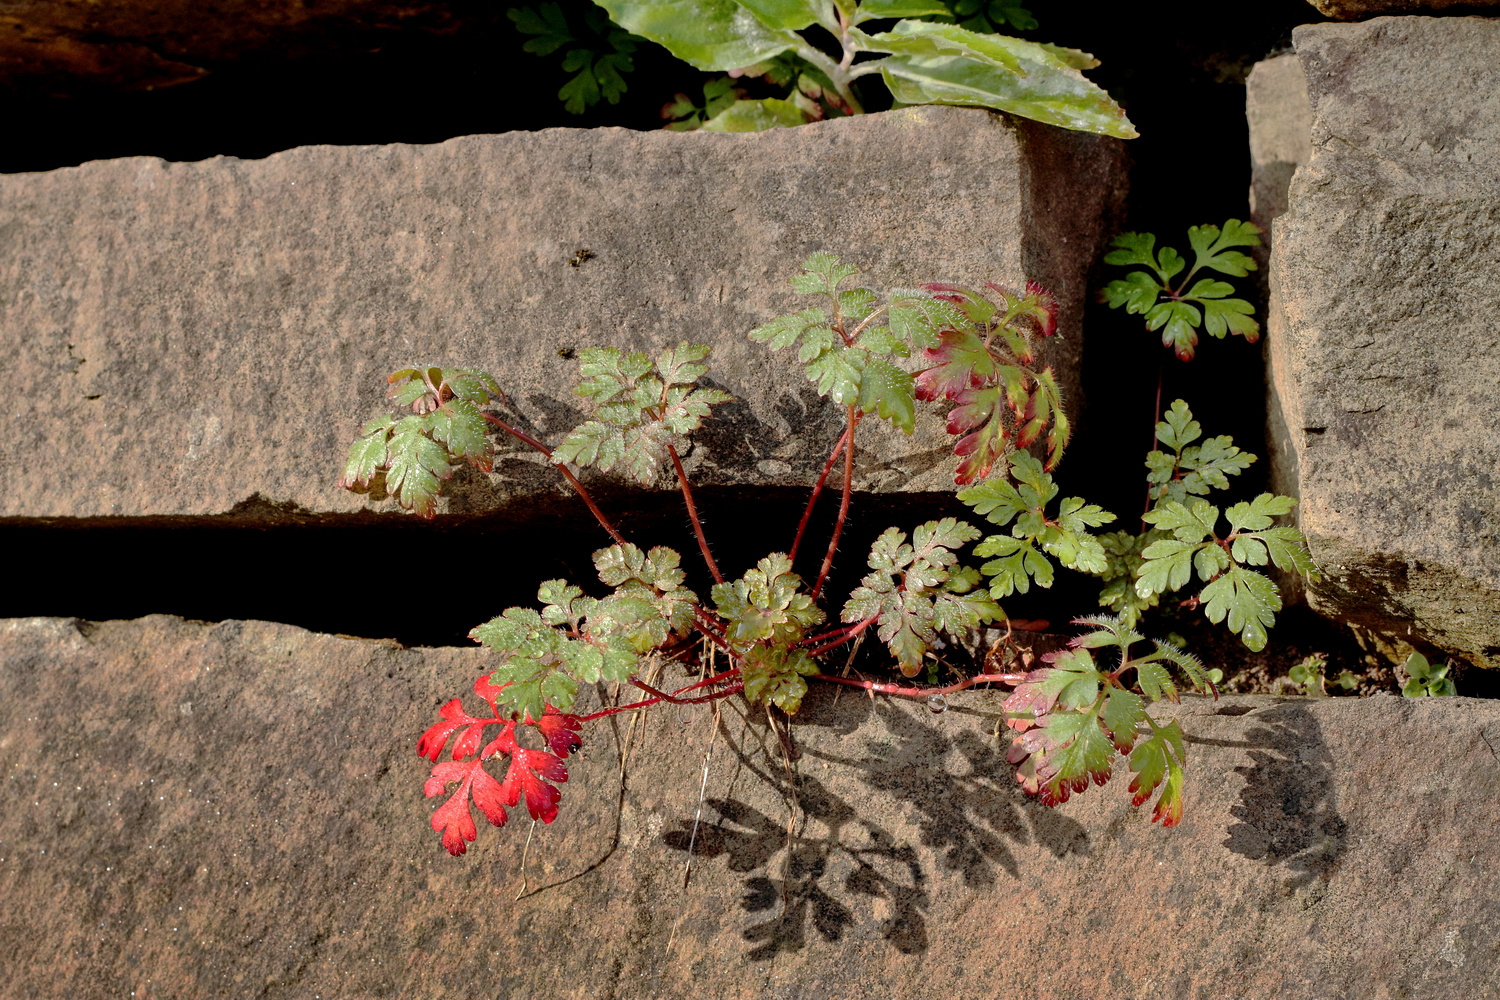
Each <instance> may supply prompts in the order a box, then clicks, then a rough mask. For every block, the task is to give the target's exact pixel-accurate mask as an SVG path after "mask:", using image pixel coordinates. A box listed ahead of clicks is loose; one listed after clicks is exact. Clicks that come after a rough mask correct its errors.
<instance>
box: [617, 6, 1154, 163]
mask: <svg viewBox="0 0 1500 1000" xmlns="http://www.w3.org/2000/svg"><path fill="white" fill-rule="evenodd" d="M972 2H973V0H957V4H958V6H957V7H955V8H950V7H948V6H947V5H946V4H944V3H942V2H939V0H920V2H919V0H866V2H864V3H862V4H855V3H852V2H849V0H603V2H602V4H601V5H602V6H603V7H604V8H605V9H606V10H608V11H609V15H610V17H611V18H612V19H613V20H614V22H615V23H616V24H618V25H620V26H622V27H623V28H624V29H625V30H627V31H629V32H631V33H633V34H635V35H639V36H641V37H643V38H649V39H651V40H652V41H654V42H657V43H659V44H661V45H663V46H665V47H666V48H667V50H668V51H670V52H671V53H672V54H673V55H674V56H676V57H677V58H679V59H682V60H684V61H685V62H687V63H690V64H691V65H693V66H696V67H697V68H699V69H702V70H708V71H724V70H741V69H745V68H747V67H760V66H763V65H764V64H766V63H767V62H768V61H770V60H773V59H776V58H779V57H785V56H786V55H789V54H790V55H794V56H796V57H797V58H798V59H800V60H802V61H803V62H805V63H806V64H808V65H809V66H810V67H812V68H813V69H815V70H816V71H817V72H818V73H819V74H820V75H821V77H822V79H823V80H824V81H826V89H827V90H828V91H829V94H828V96H827V101H826V103H827V105H828V106H830V107H832V108H834V109H836V110H837V111H838V112H840V113H859V112H860V111H861V110H862V103H861V101H860V99H859V96H858V93H857V88H858V86H859V81H861V80H862V79H863V78H865V77H873V76H874V75H875V74H879V75H880V78H881V79H882V80H883V81H884V82H885V84H886V86H887V87H888V88H889V89H890V91H891V94H892V95H893V96H894V97H895V99H896V100H897V101H900V102H902V103H905V104H962V105H971V106H977V107H985V108H993V109H995V110H997V111H1008V112H1011V113H1012V114H1017V115H1021V116H1023V117H1027V118H1035V119H1037V120H1038V121H1044V122H1047V123H1049V124H1053V125H1057V126H1060V127H1062V128H1068V129H1081V130H1084V131H1089V132H1099V133H1103V134H1106V135H1113V136H1118V137H1121V138H1127V139H1129V138H1134V137H1135V136H1136V134H1137V133H1136V131H1135V128H1134V127H1133V126H1132V125H1131V124H1130V121H1129V119H1127V118H1126V117H1125V113H1124V112H1123V111H1122V110H1121V109H1120V107H1119V106H1118V105H1117V104H1115V102H1114V101H1113V100H1112V99H1111V98H1110V97H1109V95H1108V94H1106V93H1105V92H1104V91H1103V90H1100V89H1099V88H1098V87H1097V86H1095V85H1094V84H1093V83H1091V82H1089V80H1087V79H1086V78H1085V77H1084V76H1083V74H1082V72H1081V70H1084V69H1089V68H1092V67H1093V66H1096V65H1098V63H1097V61H1096V60H1094V58H1093V57H1092V56H1090V55H1088V54H1087V53H1084V52H1078V51H1076V50H1074V49H1065V48H1061V47H1059V46H1055V45H1043V44H1039V43H1036V42H1028V41H1025V40H1023V39H1019V38H1011V37H1008V36H1005V35H998V34H991V33H987V32H985V31H983V30H973V29H976V28H980V29H982V28H985V27H989V28H993V27H994V26H995V25H996V24H998V23H999V22H1000V21H1005V22H1009V23H1010V24H1013V25H1015V26H1018V27H1019V26H1021V25H1022V24H1023V23H1026V22H1029V21H1030V17H1029V15H1028V14H1027V13H1026V11H1025V10H1024V8H1021V7H1019V6H1018V5H1017V4H1015V3H1013V2H1008V0H994V2H991V3H988V4H985V5H984V6H983V7H980V6H978V5H975V6H974V7H973V9H972V10H969V4H971V3H972ZM962 11H968V13H967V14H963V13H959V16H962V17H964V20H965V23H966V25H967V26H961V25H959V24H941V23H933V22H932V21H924V20H911V18H922V17H929V18H939V19H945V20H951V19H953V18H954V16H955V13H956V12H962ZM898 18H899V19H901V20H897V21H896V23H895V25H894V26H893V27H892V28H891V30H889V31H884V32H880V33H877V34H869V33H867V32H865V31H862V30H861V29H860V28H859V27H858V26H859V25H861V24H865V23H867V22H869V21H872V20H890V19H898ZM814 26H817V27H819V28H822V29H825V30H826V31H828V32H829V33H830V34H832V35H833V37H834V39H835V40H836V41H837V43H838V44H839V46H840V48H841V50H842V52H843V53H844V54H845V58H843V59H835V58H834V57H832V56H829V55H828V54H827V53H825V52H823V51H822V49H820V48H819V47H818V46H817V45H815V44H814V43H813V42H812V41H810V40H809V39H808V38H807V37H804V36H803V35H801V34H799V32H802V31H804V30H806V29H808V28H812V27H814ZM864 53H869V54H872V55H876V56H878V57H879V58H873V59H864V60H861V61H855V60H856V57H857V56H859V55H860V54H864ZM754 75H759V74H758V73H757V74H754ZM801 92H802V93H804V94H806V91H805V90H804V91H801ZM804 110H806V109H804Z"/></svg>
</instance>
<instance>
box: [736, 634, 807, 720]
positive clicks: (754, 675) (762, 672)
mask: <svg viewBox="0 0 1500 1000" xmlns="http://www.w3.org/2000/svg"><path fill="white" fill-rule="evenodd" d="M818 672H819V671H818V665H817V663H815V662H814V661H813V659H812V657H810V656H808V655H807V653H805V652H804V651H802V650H800V649H786V648H783V647H779V646H754V647H752V648H751V649H750V650H749V652H747V653H746V654H745V659H744V662H743V663H742V664H741V666H740V676H741V678H742V679H743V680H744V684H745V700H746V701H748V702H750V703H751V704H752V705H768V704H769V705H775V706H776V707H777V708H779V709H781V710H782V711H783V712H785V713H786V714H788V715H795V714H797V710H798V709H800V708H801V707H802V698H803V696H804V695H806V694H807V681H805V680H803V678H804V677H811V676H812V675H814V674H816V673H818Z"/></svg>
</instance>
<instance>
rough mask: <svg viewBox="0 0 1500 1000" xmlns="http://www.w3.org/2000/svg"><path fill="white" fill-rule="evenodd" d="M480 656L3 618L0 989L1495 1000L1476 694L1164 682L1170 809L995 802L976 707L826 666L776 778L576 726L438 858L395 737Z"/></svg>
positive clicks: (148, 624) (772, 768)
mask: <svg viewBox="0 0 1500 1000" xmlns="http://www.w3.org/2000/svg"><path fill="white" fill-rule="evenodd" d="M484 662H485V661H484V658H483V654H482V653H481V652H479V651H477V650H469V649H437V650H434V649H402V648H398V647H395V646H392V645H389V644H380V643H373V642H368V641H358V640H350V639H343V638H336V637H332V636H326V635H317V634H313V633H309V632H304V631H301V630H299V629H295V628H291V627H289V626H284V625H271V624H266V623H260V622H223V623H220V624H218V625H206V624H201V623H193V622H184V621H182V620H180V619H173V618H166V617H153V618H146V619H141V620H138V621H132V622H103V623H84V622H78V621H76V620H67V619H12V620H8V621H4V622H3V623H0V774H3V776H4V777H3V781H0V898H3V899H4V900H5V901H6V905H5V907H4V910H3V912H0V967H3V968H4V969H5V979H6V987H5V991H4V992H5V994H6V996H8V997H15V998H17V1000H21V998H27V1000H42V998H54V997H57V998H61V997H80V996H86V997H93V996H103V995H106V993H108V995H121V996H124V995H128V994H129V993H130V992H131V991H134V992H135V995H136V996H137V997H150V998H154V1000H162V998H189V997H209V996H212V997H226V998H228V997H266V998H278V997H288V998H290V997H297V998H303V997H306V998H316V997H324V998H329V997H346V998H361V1000H363V998H375V997H422V998H424V1000H445V998H449V997H452V998H460V997H463V998H468V997H473V996H476V995H477V996H486V997H498V998H502V1000H512V998H515V1000H520V998H533V1000H551V998H563V997H631V998H643V1000H644V998H651V1000H658V998H678V997H683V998H686V997H703V996H713V997H723V998H726V1000H727V998H740V997H743V998H747V1000H748V998H763V997H776V998H787V1000H801V998H807V1000H811V998H820V1000H821V998H832V1000H843V998H851V1000H852V998H865V997H870V996H890V997H901V998H911V1000H920V998H944V1000H969V998H972V1000H992V998H995V997H1021V996H1026V997H1035V998H1037V1000H1076V998H1083V997H1090V998H1092V997H1103V996H1110V997H1161V996H1167V997H1182V998H1188V997H1194V998H1196V997H1214V998H1218V997H1235V998H1244V1000H1304V998H1305V1000H1315V998H1319V1000H1327V998H1341V1000H1352V998H1397V997H1421V998H1422V1000H1450V998H1451V1000H1484V998H1494V997H1496V996H1500V899H1497V897H1496V894H1495V886H1496V884H1497V879H1500V841H1497V839H1496V838H1495V836H1494V830H1495V828H1496V825H1497V823H1500V704H1497V703H1496V702H1493V701H1477V700H1474V699H1465V698H1444V699H1421V700H1402V699H1398V698H1394V697H1389V696H1387V697H1381V698H1371V699H1366V700H1356V699H1342V698H1341V699H1331V700H1323V701H1313V700H1309V699H1291V698H1271V697H1236V698H1226V699H1224V700H1222V701H1220V702H1218V703H1213V702H1207V701H1202V700H1189V701H1185V702H1184V703H1183V704H1182V706H1181V707H1180V709H1179V711H1178V713H1177V714H1178V717H1179V718H1180V719H1181V721H1182V724H1183V728H1184V730H1185V731H1186V733H1187V734H1188V739H1189V754H1190V762H1189V763H1190V770H1189V777H1188V782H1187V790H1186V804H1187V811H1186V818H1185V819H1184V822H1183V824H1182V825H1181V826H1180V827H1178V828H1176V829H1175V830H1163V829H1161V828H1159V827H1155V826H1152V825H1151V824H1150V823H1148V822H1147V817H1146V816H1145V815H1143V814H1142V813H1141V812H1140V811H1137V810H1134V809H1132V808H1131V806H1130V805H1129V802H1128V797H1127V794H1126V790H1125V788H1124V787H1122V786H1121V784H1119V783H1114V782H1112V783H1111V784H1110V785H1109V786H1106V787H1105V788H1102V789H1099V788H1094V789H1090V790H1089V791H1088V792H1087V793H1086V794H1084V795H1083V796H1081V797H1078V798H1075V799H1074V800H1072V801H1071V802H1069V803H1067V804H1066V805H1064V806H1062V807H1060V808H1059V809H1056V810H1047V809H1045V808H1043V807H1041V806H1039V805H1037V804H1036V803H1034V802H1032V801H1030V800H1028V799H1026V798H1025V797H1024V795H1022V794H1021V793H1020V792H1018V791H1017V790H1016V787H1015V785H1014V780H1013V777H1012V772H1011V769H1010V767H1009V766H1008V765H1006V764H1005V763H1004V761H1003V759H1002V757H1003V754H1002V752H1001V749H1000V747H999V746H998V745H997V742H996V740H995V738H994V736H993V733H994V731H995V729H996V727H997V725H998V723H999V718H998V716H997V714H996V710H997V706H998V703H999V696H998V695H993V694H972V693H971V694H969V695H966V696H963V697H959V698H954V699H952V701H951V702H950V707H949V708H948V710H947V711H945V712H942V713H941V714H934V713H933V712H932V711H930V710H929V709H928V708H927V707H926V706H925V705H921V704H911V703H898V702H895V701H886V700H878V701H877V700H870V699H868V698H865V697H863V696H855V695H852V694H850V693H845V694H843V695H842V696H838V697H836V696H835V695H834V694H833V693H831V692H829V691H827V690H825V689H823V688H821V687H819V688H818V689H817V690H816V691H815V693H814V695H813V696H812V697H811V698H810V699H809V703H808V707H807V709H806V711H805V714H804V716H803V717H802V720H801V722H800V723H799V724H798V725H797V726H796V727H795V730H794V738H795V742H796V745H797V747H798V749H799V750H800V753H801V757H800V759H799V760H798V761H797V762H796V763H795V764H794V765H790V766H789V765H787V764H786V763H785V762H784V761H783V759H782V757H781V751H780V749H779V743H778V741H777V739H776V738H775V737H774V736H772V735H770V734H768V732H767V730H766V728H765V727H764V725H763V723H762V721H761V717H760V716H756V717H754V718H746V717H745V715H744V712H743V709H742V708H741V707H739V706H737V704H736V703H735V702H733V701H728V702H723V703H721V709H720V715H719V725H718V727H717V728H716V727H715V716H714V712H713V710H712V709H711V708H709V707H704V706H700V707H696V708H683V709H682V710H681V711H680V712H679V711H666V712H657V713H654V714H652V715H649V716H647V717H645V718H644V719H643V721H642V723H641V725H640V726H639V727H637V728H635V729H634V732H633V734H632V733H631V727H630V726H629V725H628V724H625V723H624V722H623V721H621V724H619V725H617V726H611V725H609V724H608V723H606V722H600V723H595V724H592V725H591V726H590V727H589V728H588V729H587V730H586V732H585V734H584V736H585V741H586V744H585V751H584V754H583V756H582V757H581V758H574V760H573V761H572V762H571V764H570V766H571V768H572V771H573V775H572V780H570V781H569V782H568V783H567V784H566V785H565V786H564V787H563V799H562V812H561V815H560V817H559V819H558V821H557V822H556V823H555V824H553V825H552V826H541V825H538V826H537V827H536V829H535V831H534V835H533V836H532V839H531V843H530V846H529V848H525V845H526V841H527V836H528V833H531V832H532V831H530V824H529V822H528V821H526V820H525V818H524V814H523V815H522V818H520V819H516V818H513V819H512V822H511V824H510V826H509V827H507V828H506V829H504V830H501V831H495V830H493V829H490V828H488V827H486V828H485V830H484V831H483V832H482V833H481V835H480V839H479V841H478V842H477V843H476V844H475V845H474V846H473V847H471V849H470V851H469V853H468V854H467V855H465V856H464V857H462V858H458V859H455V858H451V857H449V856H448V855H447V854H446V853H445V852H444V851H443V850H442V848H441V847H440V846H439V844H438V843H437V838H436V836H435V835H434V834H433V833H432V831H431V830H430V829H429V828H428V826H427V817H428V815H429V813H430V811H431V809H432V803H431V802H429V801H427V800H424V799H423V798H422V795H421V785H422V781H423V779H424V777H425V775H426V770H427V767H426V764H425V762H423V761H421V760H419V759H418V758H417V757H416V756H415V754H414V753H413V752H412V744H413V743H414V741H415V740H416V737H417V735H418V734H419V733H420V732H421V731H422V730H423V728H424V727H426V726H427V725H428V723H429V722H430V721H431V720H432V719H433V718H435V709H436V706H437V705H438V704H439V703H440V702H441V701H443V700H446V699H447V698H448V697H449V696H451V695H454V694H457V693H458V692H460V691H462V690H464V689H465V688H466V687H467V685H468V684H469V683H470V680H471V678H472V676H473V675H474V674H476V673H478V672H479V671H481V670H483V669H484V667H483V663H484ZM616 718H618V717H616ZM626 738H629V739H630V740H631V742H630V744H629V751H628V758H627V760H626V762H625V764H624V767H623V778H622V766H621V753H620V750H621V743H620V741H621V740H622V739H626ZM705 757H707V777H706V778H705V777H704V767H705ZM700 789H702V790H703V805H702V823H701V824H700V825H699V828H698V831H697V835H696V838H695V837H694V834H693V826H694V817H695V815H697V814H698V810H699V800H700ZM789 819H790V821H791V823H790V831H791V832H790V835H789V833H788V829H789V827H788V821H789ZM689 842H691V843H692V845H693V848H694V864H693V866H692V872H691V878H690V881H689V882H688V885H687V888H686V889H684V888H683V882H684V861H685V859H686V857H687V853H686V852H687V846H688V844H689ZM523 854H524V856H525V857H526V859H527V862H526V874H525V881H524V882H523V878H522V872H521V865H520V862H521V859H522V856H523ZM518 897H519V898H518Z"/></svg>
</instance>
